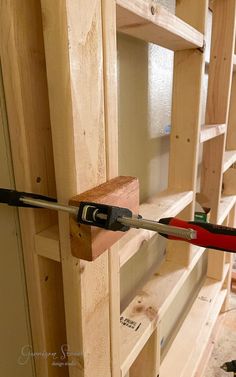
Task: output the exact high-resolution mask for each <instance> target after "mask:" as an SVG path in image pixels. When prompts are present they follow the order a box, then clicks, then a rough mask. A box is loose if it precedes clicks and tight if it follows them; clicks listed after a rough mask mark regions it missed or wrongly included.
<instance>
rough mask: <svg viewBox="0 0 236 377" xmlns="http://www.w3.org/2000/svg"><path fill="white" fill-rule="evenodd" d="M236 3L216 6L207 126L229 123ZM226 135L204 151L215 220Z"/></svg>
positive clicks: (205, 187)
mask: <svg viewBox="0 0 236 377" xmlns="http://www.w3.org/2000/svg"><path fill="white" fill-rule="evenodd" d="M235 9H236V4H235V1H234V0H227V1H223V2H222V1H220V0H217V1H215V3H214V8H213V26H212V28H213V29H212V44H211V62H210V67H209V84H208V96H207V108H206V123H207V124H216V123H226V124H227V122H228V113H229V100H230V90H231V81H232V64H233V56H234V43H235V41H234V39H235V11H236V10H235ZM224 149H225V136H224V135H221V136H219V137H217V138H215V139H212V140H209V141H208V142H207V143H205V144H204V148H203V166H202V178H201V191H202V192H203V193H204V195H206V196H207V197H208V198H209V200H210V203H211V208H212V211H211V221H212V222H217V220H218V206H219V201H220V195H221V186H222V169H223V157H224V156H223V155H224Z"/></svg>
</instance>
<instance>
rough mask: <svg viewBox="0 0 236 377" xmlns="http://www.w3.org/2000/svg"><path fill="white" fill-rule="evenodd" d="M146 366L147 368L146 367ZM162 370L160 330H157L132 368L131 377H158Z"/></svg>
mask: <svg viewBox="0 0 236 377" xmlns="http://www.w3.org/2000/svg"><path fill="white" fill-rule="evenodd" d="M144 366H145V367H144ZM159 369H160V329H159V328H158V329H156V330H155V331H154V332H153V334H152V335H151V337H150V339H149V340H148V342H147V343H146V344H145V346H144V347H143V349H142V351H141V352H140V354H139V355H138V357H137V359H136V360H135V361H134V363H133V364H132V366H131V368H130V372H129V377H157V376H158V375H159Z"/></svg>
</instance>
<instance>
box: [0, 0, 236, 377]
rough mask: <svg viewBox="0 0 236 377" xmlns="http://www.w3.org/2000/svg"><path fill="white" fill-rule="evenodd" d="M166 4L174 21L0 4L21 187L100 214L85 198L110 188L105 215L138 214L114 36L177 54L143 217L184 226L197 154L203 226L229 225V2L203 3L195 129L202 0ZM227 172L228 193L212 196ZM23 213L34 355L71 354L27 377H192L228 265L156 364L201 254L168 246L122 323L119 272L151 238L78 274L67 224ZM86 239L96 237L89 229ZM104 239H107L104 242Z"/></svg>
mask: <svg viewBox="0 0 236 377" xmlns="http://www.w3.org/2000/svg"><path fill="white" fill-rule="evenodd" d="M176 3H177V4H176V15H174V14H171V13H170V12H169V11H167V10H166V9H165V8H164V7H162V6H159V5H157V4H156V3H155V2H153V1H151V0H150V1H149V0H134V1H131V0H117V1H115V0H89V1H86V2H85V1H84V0H41V2H39V1H37V0H9V1H2V2H1V5H0V21H1V22H0V28H1V29H0V30H1V40H0V60H1V66H2V71H3V80H4V89H5V96H6V105H7V112H8V121H9V130H10V136H11V147H12V157H13V165H14V171H15V180H16V188H17V189H19V190H22V191H23V190H24V191H27V190H29V191H34V192H38V193H42V194H47V195H51V196H57V198H58V200H59V201H61V202H64V203H68V201H69V200H70V199H71V198H72V197H74V196H76V198H77V199H74V200H72V201H71V203H72V204H75V202H76V203H77V202H78V200H81V194H82V193H84V192H87V194H88V191H89V192H90V198H92V199H91V200H96V199H97V200H101V201H102V202H105V203H106V200H107V197H104V195H100V192H98V191H96V195H94V196H91V191H90V190H94V188H97V186H99V185H101V184H103V183H105V182H107V181H108V180H110V179H112V178H115V181H113V182H115V189H114V190H113V188H112V192H110V193H109V195H110V196H112V195H113V199H114V196H115V199H114V200H115V203H111V204H115V205H123V206H124V207H132V209H133V210H134V211H135V212H138V194H137V181H136V179H135V180H134V181H132V182H131V183H130V181H129V184H130V185H131V186H132V187H131V186H129V185H128V186H129V188H128V191H129V193H128V191H127V186H126V188H125V190H124V185H123V186H122V187H121V186H119V184H118V183H117V182H118V180H117V178H116V177H117V176H118V170H119V169H118V119H117V46H116V31H117V30H118V31H120V32H122V33H125V34H128V35H130V36H133V37H135V38H139V39H142V40H144V41H146V42H153V43H156V44H158V45H160V46H163V47H165V48H168V49H171V50H173V51H175V56H174V81H173V99H172V122H171V123H172V124H171V125H172V130H171V137H170V158H169V181H168V189H167V190H165V191H163V192H160V193H157V194H156V195H154V196H153V197H151V198H149V199H148V200H147V201H146V202H145V203H141V204H140V207H139V213H140V214H141V215H142V216H143V217H145V218H149V219H152V220H158V219H160V218H161V217H172V216H179V217H182V218H186V219H188V220H190V219H192V218H193V215H194V210H195V194H196V191H197V176H198V164H199V153H198V152H199V145H200V143H203V159H202V174H201V191H202V192H203V193H204V194H205V195H206V196H209V199H210V203H211V220H212V221H215V222H218V223H222V224H224V225H227V224H229V225H230V226H234V224H235V205H236V193H235V192H234V191H232V182H233V180H232V177H231V178H230V179H229V176H230V175H231V174H232V170H235V169H232V165H233V164H235V162H236V141H235V136H236V134H235V117H236V112H235V109H234V107H235V106H234V100H235V95H236V93H235V88H236V87H235V85H236V84H235V73H233V72H234V68H235V55H234V43H235V42H234V39H235V24H236V17H235V13H236V0H224V1H222V0H215V1H214V3H213V4H212V5H211V9H212V12H213V32H212V46H211V60H210V64H209V87H208V95H207V98H208V99H207V115H206V122H205V123H206V124H205V125H203V126H202V127H201V124H200V119H201V111H202V108H201V99H202V92H203V85H202V82H203V77H204V68H205V51H204V42H205V41H204V40H205V29H206V21H207V13H208V1H207V0H198V1H195V0H181V1H178V2H176ZM232 77H233V81H232ZM231 81H232V89H231ZM230 93H231V101H230ZM228 115H229V116H228ZM228 123H229V125H228ZM144 126H145V125H144ZM227 132H228V133H227ZM226 139H227V143H226ZM225 145H226V147H227V150H226V151H225ZM223 174H224V181H225V184H226V183H227V185H225V187H226V186H227V189H226V190H225V193H224V195H221V188H222V177H223ZM128 180H129V179H128ZM124 181H125V182H126V181H127V178H124ZM123 183H124V182H123ZM126 183H127V182H126ZM124 191H125V193H124ZM226 194H227V195H226ZM125 195H126V196H125ZM78 198H79V199H78ZM86 199H87V196H86ZM107 203H108V201H107ZM135 209H136V210H135ZM19 213H20V222H21V233H22V242H23V248H24V260H25V269H26V278H27V287H28V297H29V304H30V317H31V325H32V334H33V348H34V350H35V352H42V351H44V350H46V351H47V352H52V351H56V352H57V353H60V351H61V350H60V349H61V346H62V345H63V344H67V349H68V351H69V354H68V358H67V359H66V362H65V363H64V364H63V366H62V367H61V368H56V367H55V365H54V364H53V362H52V360H51V359H48V360H46V359H43V358H37V359H36V360H35V362H36V372H37V377H60V376H63V377H66V376H70V377H93V376H95V375H96V377H120V376H121V377H126V375H127V374H129V377H144V376H145V377H156V376H157V375H159V373H160V376H161V377H165V376H167V377H169V376H170V375H172V374H173V370H174V374H175V376H176V377H193V376H194V375H195V372H196V371H197V366H198V365H199V363H200V361H201V359H202V357H203V349H204V347H207V343H208V340H209V338H210V335H211V331H212V329H213V327H214V323H215V322H216V320H217V317H218V315H219V313H220V311H223V310H225V309H226V308H227V302H228V301H227V300H228V295H229V289H230V277H231V258H230V256H228V255H225V254H224V253H223V252H219V251H214V250H210V251H209V252H208V253H209V257H208V267H207V274H206V276H205V278H204V281H203V282H202V285H201V287H200V288H199V292H198V294H196V299H195V300H194V302H193V305H192V306H191V308H190V309H189V311H188V313H185V314H186V318H185V319H183V320H182V325H181V326H180V324H179V331H178V332H177V333H176V334H174V335H176V336H172V338H171V341H172V343H171V342H170V343H169V344H168V349H166V350H165V352H164V353H162V352H163V351H162V336H163V334H162V332H163V326H162V325H163V321H164V319H165V318H166V316H167V318H168V310H170V309H171V308H172V305H175V299H176V296H177V295H178V294H179V293H180V292H181V290H182V289H183V287H184V286H185V284H186V282H187V279H188V278H189V277H190V275H191V274H192V272H193V270H194V269H195V268H196V267H197V266H198V263H199V261H200V259H201V257H202V256H203V254H204V252H205V250H204V248H200V247H196V246H194V247H189V246H188V245H187V246H186V245H185V244H183V243H182V242H176V241H173V242H171V243H170V244H169V245H168V250H167V256H166V257H165V258H164V259H163V261H162V263H161V265H160V266H159V267H158V268H156V270H155V271H152V272H151V273H150V276H148V277H147V279H146V281H145V284H144V285H143V286H142V289H140V290H139V291H137V292H135V293H134V295H133V298H132V300H130V302H129V303H128V304H127V306H126V307H125V308H124V310H123V309H122V313H120V269H121V268H122V267H124V265H125V264H126V263H128V262H129V261H130V260H131V259H132V258H133V257H135V256H136V254H138V253H139V251H140V250H141V249H142V250H144V251H146V250H148V246H149V245H150V243H151V242H153V239H154V237H153V236H154V232H151V231H148V230H147V231H146V230H140V229H132V230H130V231H129V232H128V233H126V234H125V235H124V236H123V237H122V238H121V239H120V240H119V241H118V242H116V243H115V244H114V245H113V243H109V242H108V243H106V242H104V244H105V245H106V246H105V247H104V249H105V248H107V247H108V246H110V245H111V244H112V245H113V246H112V247H111V248H109V249H108V250H105V252H104V253H102V255H100V256H98V253H97V254H96V257H98V258H97V259H96V260H94V261H93V262H87V261H84V260H82V259H79V258H78V257H81V255H84V254H85V252H86V250H85V248H84V246H83V245H81V244H79V246H78V245H77V246H76V252H75V251H73V250H72V249H73V247H74V246H73V245H74V243H73V242H72V248H71V237H70V224H69V216H68V215H67V214H61V213H60V214H59V216H58V218H57V216H56V215H55V214H52V213H51V212H50V211H46V210H45V211H42V210H29V209H27V210H26V209H21V210H20V212H19ZM76 227H77V224H76ZM76 229H77V228H76ZM77 230H78V229H77ZM77 230H76V232H77ZM86 231H87V230H86ZM95 233H96V232H95ZM88 235H89V237H91V238H93V236H94V234H92V232H91V231H90V229H89V231H88V233H86V237H87V236H88ZM103 237H104V238H103V240H105V241H107V240H106V239H105V238H106V237H107V233H104V232H103ZM72 241H73V240H72ZM78 248H80V250H79V253H77V251H78ZM90 251H91V250H90ZM76 253H77V254H76ZM72 254H74V255H76V256H77V257H74V256H73V255H72ZM91 259H94V258H91ZM193 322H194V326H193V325H192V324H193ZM173 365H174V369H173Z"/></svg>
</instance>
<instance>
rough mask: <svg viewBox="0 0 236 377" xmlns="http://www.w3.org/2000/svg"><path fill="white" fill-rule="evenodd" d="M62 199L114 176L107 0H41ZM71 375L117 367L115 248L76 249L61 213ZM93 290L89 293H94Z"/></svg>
mask: <svg viewBox="0 0 236 377" xmlns="http://www.w3.org/2000/svg"><path fill="white" fill-rule="evenodd" d="M41 5H42V11H43V20H44V24H43V25H44V43H45V51H46V66H47V76H48V87H49V102H50V114H51V123H52V134H53V146H54V161H55V171H56V183H57V193H58V199H59V200H61V201H64V202H67V201H68V199H69V198H71V197H72V196H73V195H75V194H78V193H81V192H84V191H86V190H88V189H90V188H92V187H95V186H97V185H99V184H101V183H103V182H104V181H105V180H106V158H105V122H104V81H103V51H102V22H101V21H102V20H101V1H100V0H90V1H89V3H86V6H85V3H84V1H82V0H76V1H73V2H71V1H69V0H60V1H56V0H55V1H54V0H49V1H48V0H41ZM59 232H60V243H61V255H62V270H63V283H64V295H65V310H66V326H67V338H68V344H70V347H71V351H73V352H77V354H79V357H78V356H77V357H76V356H73V355H72V356H71V357H69V361H70V362H71V363H73V362H74V363H75V365H76V366H74V367H73V365H71V366H70V376H73V377H75V376H76V377H77V376H84V377H85V376H92V375H93V374H94V368H96V375H97V376H98V377H104V376H107V377H109V376H110V375H111V365H110V323H109V273H108V253H107V252H106V253H104V254H103V255H102V256H101V257H100V258H98V259H97V260H96V261H94V262H93V263H92V264H91V263H88V262H84V261H81V260H78V259H76V258H74V257H73V256H72V255H71V249H70V239H69V219H68V216H67V215H65V214H60V215H59ZM88 292H89V294H88Z"/></svg>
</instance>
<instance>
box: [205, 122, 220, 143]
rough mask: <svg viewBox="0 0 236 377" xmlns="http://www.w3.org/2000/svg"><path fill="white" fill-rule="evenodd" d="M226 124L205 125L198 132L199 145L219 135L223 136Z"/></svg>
mask: <svg viewBox="0 0 236 377" xmlns="http://www.w3.org/2000/svg"><path fill="white" fill-rule="evenodd" d="M225 132H226V124H209V125H208V124H207V125H205V126H204V127H203V128H202V129H201V131H200V143H204V142H205V141H208V140H211V139H213V138H215V137H217V136H219V135H222V134H225Z"/></svg>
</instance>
